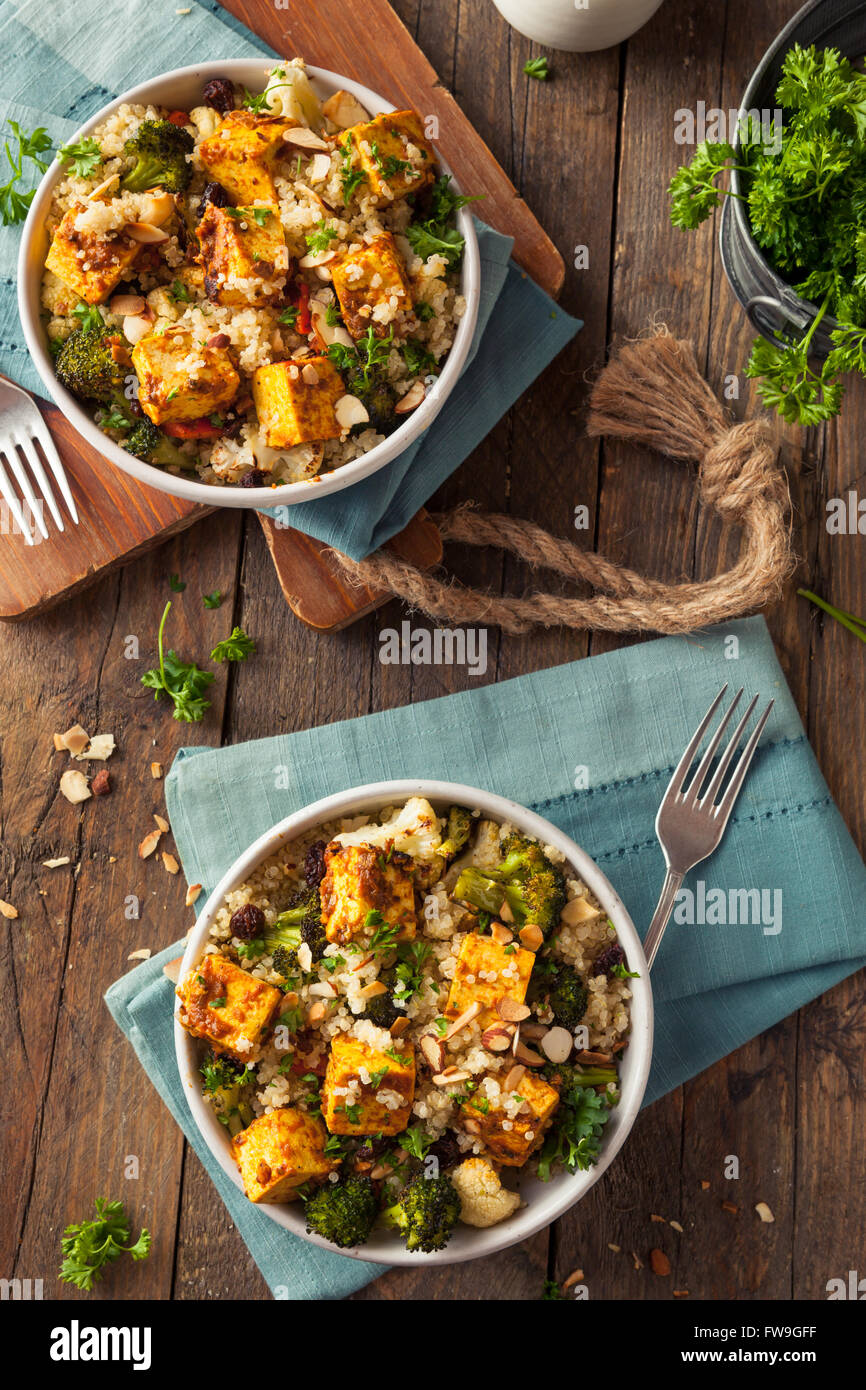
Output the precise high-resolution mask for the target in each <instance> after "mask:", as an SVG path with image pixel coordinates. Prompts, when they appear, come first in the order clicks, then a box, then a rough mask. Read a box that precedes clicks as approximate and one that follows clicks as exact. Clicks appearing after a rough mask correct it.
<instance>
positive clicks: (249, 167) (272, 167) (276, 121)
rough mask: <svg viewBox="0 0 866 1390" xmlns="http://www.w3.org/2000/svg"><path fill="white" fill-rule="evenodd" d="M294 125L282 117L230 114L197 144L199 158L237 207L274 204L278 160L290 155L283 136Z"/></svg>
mask: <svg viewBox="0 0 866 1390" xmlns="http://www.w3.org/2000/svg"><path fill="white" fill-rule="evenodd" d="M297 124H298V122H297V121H293V120H290V119H288V118H287V117H285V116H257V115H256V114H255V112H253V111H230V112H229V114H228V115H227V116H226V118H225V120H224V121H222V122H221V124H220V125H219V126H218V127H217V129H216V130H215V131H214V133H213V135H210V136H209V137H208V138H207V140H203V141H202V142H201V144H200V145H199V147H198V153H199V158H200V159H201V162H202V164H203V165H204V166H205V168H206V169H207V171H208V173H209V174H210V176H211V178H212V179H215V180H216V182H217V183H219V184H221V185H222V187H223V188H224V189H225V190H226V192H227V193H228V195H229V197H230V198H231V200H232V202H233V203H235V204H236V205H237V206H246V205H247V204H248V203H270V204H274V203H276V202H277V201H278V199H277V190H276V188H275V187H274V173H275V172H276V168H277V161H278V159H279V157H280V155H282V154H286V155H291V154H292V150H291V149H290V147H289V146H288V145H287V144H285V142H284V140H283V135H284V133H285V131H287V130H290V129H291V128H292V126H295V125H297ZM294 153H295V154H297V150H295V151H294Z"/></svg>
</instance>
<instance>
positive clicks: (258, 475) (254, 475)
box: [240, 468, 266, 487]
mask: <svg viewBox="0 0 866 1390" xmlns="http://www.w3.org/2000/svg"><path fill="white" fill-rule="evenodd" d="M265 483H266V479H265V475H264V473H263V472H262V471H261V469H260V468H251V469H250V471H249V473H245V474H244V476H243V477H242V478H241V481H240V486H241V487H264V486H265Z"/></svg>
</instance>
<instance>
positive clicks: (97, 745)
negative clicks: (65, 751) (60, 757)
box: [72, 734, 117, 762]
mask: <svg viewBox="0 0 866 1390" xmlns="http://www.w3.org/2000/svg"><path fill="white" fill-rule="evenodd" d="M116 747H117V744H116V743H115V742H114V734H94V735H93V738H92V739H90V740H89V741H88V744H87V747H86V748H84V749H83V750H82V751H81V752H80V753H73V754H72V756H73V758H75V759H76V761H77V762H84V761H85V760H89V759H90V758H94V759H96V760H97V761H99V762H104V761H105V760H106V758H110V757H111V755H112V753H113V752H114V750H115V748H116Z"/></svg>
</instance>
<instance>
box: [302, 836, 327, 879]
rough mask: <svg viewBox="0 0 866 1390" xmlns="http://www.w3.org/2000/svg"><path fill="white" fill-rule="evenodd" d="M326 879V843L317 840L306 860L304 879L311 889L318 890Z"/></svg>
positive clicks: (308, 852) (311, 846)
mask: <svg viewBox="0 0 866 1390" xmlns="http://www.w3.org/2000/svg"><path fill="white" fill-rule="evenodd" d="M324 877H325V841H324V840H316V842H315V844H312V845H310V848H309V849H308V850H307V853H306V856H305V858H304V878H305V879H306V880H307V883H308V884H309V886H310V887H311V888H317V887H318V886H319V884H320V883H321V881H322V879H323V878H324Z"/></svg>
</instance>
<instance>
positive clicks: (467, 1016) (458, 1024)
mask: <svg viewBox="0 0 866 1390" xmlns="http://www.w3.org/2000/svg"><path fill="white" fill-rule="evenodd" d="M480 1013H481V1005H480V1003H479V1002H478V1000H477V999H476V1000H474V1002H473V1003H471V1004H470V1005H469V1007H468V1008H467V1009H464V1010H463V1012H462V1014H458V1015H457V1017H456V1018H455V1020H454V1022H453V1023H452V1024H451V1027H450V1028H449V1029H448V1032H447V1033H446V1034H445V1042H448V1041H449V1040H450V1039H451V1038H453V1037H454V1036H455V1035H456V1034H457V1033H459V1032H460V1030H461V1029H462V1028H465V1027H466V1026H467V1025H468V1024H470V1023H471V1022H472V1020H473V1018H477V1017H478V1015H479V1014H480Z"/></svg>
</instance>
